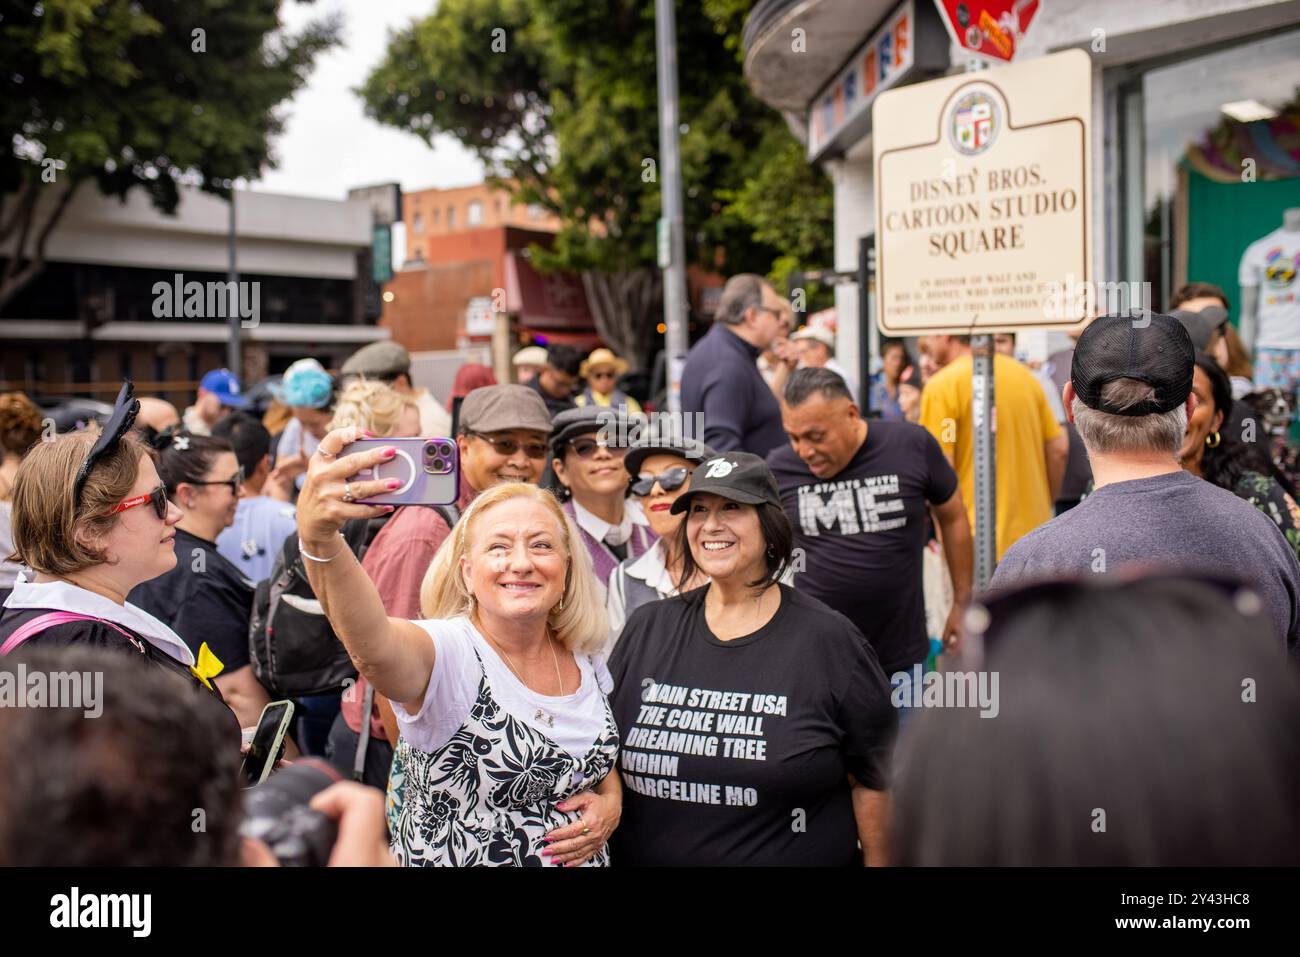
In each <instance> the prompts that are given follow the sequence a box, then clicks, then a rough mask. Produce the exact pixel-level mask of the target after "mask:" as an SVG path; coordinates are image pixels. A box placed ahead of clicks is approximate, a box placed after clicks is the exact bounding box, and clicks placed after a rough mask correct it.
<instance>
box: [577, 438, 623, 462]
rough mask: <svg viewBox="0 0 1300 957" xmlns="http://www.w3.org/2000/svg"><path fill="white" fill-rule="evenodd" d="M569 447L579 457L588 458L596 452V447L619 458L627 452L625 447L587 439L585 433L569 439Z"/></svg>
mask: <svg viewBox="0 0 1300 957" xmlns="http://www.w3.org/2000/svg"><path fill="white" fill-rule="evenodd" d="M569 448H571V449H573V451H574V452H576V453H577V455H578V458H580V459H589V458H591V457H592V456H593V455H595V454H596V449H604V450H605V451H607V452H608V453H609V454H610V455H612V456H614V458H616V459H621V458H622V457H623V456H624V455H626V454H627V449H625V448H619V447H617V446H613V445H605V444H603V443H601V442H597V441H596V440H595V439H589V438H587V437H586V436H585V435H584V436H579V437H578V438H576V439H569Z"/></svg>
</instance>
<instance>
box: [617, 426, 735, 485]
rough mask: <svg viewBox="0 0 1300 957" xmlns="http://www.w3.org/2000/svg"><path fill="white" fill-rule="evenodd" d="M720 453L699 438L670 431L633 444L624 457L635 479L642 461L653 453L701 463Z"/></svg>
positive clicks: (624, 461) (653, 434)
mask: <svg viewBox="0 0 1300 957" xmlns="http://www.w3.org/2000/svg"><path fill="white" fill-rule="evenodd" d="M717 454H718V453H717V452H715V451H713V449H711V448H709V447H708V446H707V445H705V444H704V443H703V442H701V441H700V440H699V439H692V438H689V437H686V436H682V435H676V434H672V433H670V432H662V433H652V434H651V435H649V436H647V437H646V438H645V439H643V440H642V441H640V442H638V443H636V444H635V445H633V446H632V447H631V448H630V449H628V451H627V455H625V456H624V457H623V466H624V467H625V468H626V469H627V474H628V475H630V476H632V478H633V479H635V478H636V477H637V473H638V472H640V471H641V463H642V462H644V461H645V460H646V459H648V458H650V456H652V455H677V456H680V457H681V458H684V459H685V460H686V461H688V462H691V463H693V464H695V465H699V464H700V463H701V462H703V461H704V460H706V459H711V458H713V457H714V456H715V455H717Z"/></svg>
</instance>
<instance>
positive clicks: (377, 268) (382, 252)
mask: <svg viewBox="0 0 1300 957" xmlns="http://www.w3.org/2000/svg"><path fill="white" fill-rule="evenodd" d="M373 236H374V239H373V241H372V242H371V244H370V248H371V256H372V260H371V263H370V266H371V277H372V278H373V279H374V280H375V284H376V285H380V286H382V285H383V284H384V283H386V282H388V280H390V279H392V278H393V227H392V226H387V225H385V226H380V225H376V226H375V227H373Z"/></svg>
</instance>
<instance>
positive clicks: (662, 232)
mask: <svg viewBox="0 0 1300 957" xmlns="http://www.w3.org/2000/svg"><path fill="white" fill-rule="evenodd" d="M655 60H656V63H657V66H658V73H659V176H660V180H659V189H660V196H661V198H662V204H663V209H662V214H661V218H660V220H659V232H658V243H657V247H658V252H659V267H660V268H661V269H662V270H663V278H664V328H665V349H666V351H667V360H668V361H667V363H666V364H665V365H666V368H667V371H668V411H669V412H672V413H674V414H678V413H680V412H681V410H682V400H681V381H682V367H683V366H684V365H685V364H686V352H687V349H688V347H689V344H690V338H689V336H688V334H687V328H686V326H687V304H686V237H685V235H684V234H683V229H684V226H683V219H682V161H681V151H680V149H679V148H678V138H677V137H678V127H679V122H680V121H679V119H678V115H677V18H676V14H675V12H674V10H673V0H655Z"/></svg>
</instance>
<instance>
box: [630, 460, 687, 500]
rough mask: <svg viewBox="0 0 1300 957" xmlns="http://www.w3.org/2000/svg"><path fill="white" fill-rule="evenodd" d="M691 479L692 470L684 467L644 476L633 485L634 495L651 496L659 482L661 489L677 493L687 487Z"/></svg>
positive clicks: (680, 466)
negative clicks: (684, 486)
mask: <svg viewBox="0 0 1300 957" xmlns="http://www.w3.org/2000/svg"><path fill="white" fill-rule="evenodd" d="M690 477H691V470H690V469H688V468H686V467H685V466H682V465H679V466H677V467H676V468H671V469H669V470H668V471H666V472H660V473H659V474H658V475H642V476H641V477H640V478H638V479H637V480H636V481H635V482H633V483H632V494H633V495H641V496H646V495H649V494H650V492H651V491H652V490H653V489H654V487H655V482H658V483H659V487H660V488H661V489H663V490H664V491H665V492H675V491H677V490H678V489H679V488H681V487H682V486H683V485H685V484H686V480H687V479H688V478H690Z"/></svg>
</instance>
